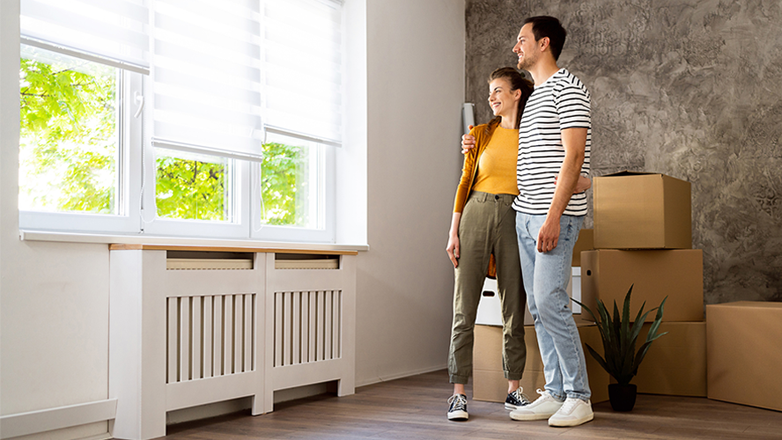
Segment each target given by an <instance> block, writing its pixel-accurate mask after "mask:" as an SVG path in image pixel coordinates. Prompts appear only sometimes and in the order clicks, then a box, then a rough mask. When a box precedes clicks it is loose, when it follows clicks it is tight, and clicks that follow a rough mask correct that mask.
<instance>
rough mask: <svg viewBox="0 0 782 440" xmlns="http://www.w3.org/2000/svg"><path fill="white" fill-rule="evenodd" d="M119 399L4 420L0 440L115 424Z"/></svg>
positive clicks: (32, 413)
mask: <svg viewBox="0 0 782 440" xmlns="http://www.w3.org/2000/svg"><path fill="white" fill-rule="evenodd" d="M116 413H117V399H108V400H99V401H97V402H89V403H82V404H78V405H69V406H61V407H59V408H50V409H43V410H39V411H30V412H26V413H19V414H9V415H7V416H2V417H0V439H7V438H12V437H19V436H22V435H30V434H38V433H40V432H46V431H52V430H55V429H63V428H70V427H72V426H79V425H86V424H87V423H94V422H105V421H108V420H114V417H115V415H116Z"/></svg>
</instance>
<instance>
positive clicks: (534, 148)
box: [513, 69, 592, 216]
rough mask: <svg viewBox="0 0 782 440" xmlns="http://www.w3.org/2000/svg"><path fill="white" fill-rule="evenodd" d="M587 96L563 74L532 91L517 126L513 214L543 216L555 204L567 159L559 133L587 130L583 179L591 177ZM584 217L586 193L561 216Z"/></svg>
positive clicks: (577, 82)
mask: <svg viewBox="0 0 782 440" xmlns="http://www.w3.org/2000/svg"><path fill="white" fill-rule="evenodd" d="M590 99H591V98H590V96H589V91H587V89H586V87H584V84H582V83H581V81H580V80H579V79H578V78H576V77H575V76H573V74H571V73H570V72H568V71H567V70H565V69H560V70H559V71H558V72H557V73H555V74H554V75H552V76H551V78H549V79H548V80H547V81H546V82H544V83H543V84H540V85H538V86H535V91H534V92H532V95H530V97H529V100H528V101H527V105H526V106H525V108H524V115H523V116H522V118H521V124H520V126H519V154H518V160H517V162H516V183H517V184H518V186H519V195H518V196H517V197H516V199H515V200H514V201H513V209H515V210H516V211H519V212H523V213H525V214H533V215H537V214H543V215H545V214H547V213H548V209H549V207H550V206H551V202H552V200H553V199H554V189H555V188H556V187H555V180H554V178H555V177H556V176H557V174H559V171H560V169H561V168H562V163H563V161H564V159H565V148H564V147H563V146H562V130H564V129H567V128H586V129H587V140H586V151H585V154H584V164H583V165H582V166H581V174H582V175H585V176H586V175H589V153H590V150H591V145H592V122H591V117H590V102H589V101H590ZM586 213H587V198H586V193H579V194H574V195H573V196H572V197H571V198H570V202H569V203H568V205H567V208H566V209H565V212H564V214H566V215H574V216H583V215H586Z"/></svg>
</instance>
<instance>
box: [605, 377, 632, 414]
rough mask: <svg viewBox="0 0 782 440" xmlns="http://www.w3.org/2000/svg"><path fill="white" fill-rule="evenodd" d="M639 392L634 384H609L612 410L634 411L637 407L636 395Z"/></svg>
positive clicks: (609, 398)
mask: <svg viewBox="0 0 782 440" xmlns="http://www.w3.org/2000/svg"><path fill="white" fill-rule="evenodd" d="M637 390H638V388H637V387H636V386H635V385H634V384H628V385H619V384H618V383H612V384H609V385H608V400H609V401H610V402H611V408H613V409H614V411H630V410H632V409H633V407H634V406H635V395H636V392H637Z"/></svg>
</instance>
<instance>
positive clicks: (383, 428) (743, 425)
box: [163, 371, 782, 440]
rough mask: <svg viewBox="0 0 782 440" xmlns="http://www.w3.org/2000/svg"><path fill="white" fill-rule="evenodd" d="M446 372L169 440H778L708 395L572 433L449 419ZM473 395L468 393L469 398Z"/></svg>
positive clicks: (185, 428) (780, 431) (202, 424)
mask: <svg viewBox="0 0 782 440" xmlns="http://www.w3.org/2000/svg"><path fill="white" fill-rule="evenodd" d="M450 391H451V386H450V385H449V384H448V376H447V374H446V373H445V371H440V372H435V373H428V374H422V375H418V376H413V377H409V378H405V379H399V380H395V381H390V382H385V383H380V384H376V385H370V386H366V387H361V388H358V389H357V390H356V394H355V395H352V396H346V397H336V396H318V397H315V398H311V399H306V400H299V401H294V402H288V403H283V404H278V405H276V406H275V410H274V412H272V413H269V414H266V415H262V416H257V417H252V416H249V415H247V414H239V415H231V416H225V417H221V418H215V419H211V420H206V421H199V422H193V423H189V424H182V425H177V426H173V427H169V430H168V435H167V436H166V437H163V438H166V439H172V440H173V439H176V440H204V439H210V440H249V439H266V438H268V439H346V440H347V439H450V438H465V439H470V440H483V439H487V440H488V439H492V440H493V439H581V440H584V439H666V440H667V439H709V440H712V439H742V440H744V439H764V440H766V439H782V412H776V411H769V410H763V409H758V408H752V407H747V406H742V405H734V404H730V403H725V402H718V401H714V400H709V399H705V398H693V397H670V396H656V395H646V394H642V395H639V396H638V400H637V402H636V406H635V409H633V411H632V412H629V413H617V412H614V411H612V410H611V407H610V405H609V404H608V402H603V403H599V404H596V405H594V406H593V409H594V412H595V419H594V420H593V421H591V422H589V423H587V424H585V425H582V426H579V427H576V428H551V427H549V426H548V424H547V422H546V421H545V420H542V421H535V422H516V421H512V420H511V419H510V418H509V417H508V411H506V410H505V408H504V406H503V405H502V404H499V403H487V402H478V401H474V400H469V401H468V409H469V412H470V420H469V421H467V422H449V421H448V420H447V419H446V417H445V413H446V409H447V404H446V399H447V398H448V396H449V395H450ZM469 392H470V391H468V393H469ZM530 397H531V398H534V397H533V396H530Z"/></svg>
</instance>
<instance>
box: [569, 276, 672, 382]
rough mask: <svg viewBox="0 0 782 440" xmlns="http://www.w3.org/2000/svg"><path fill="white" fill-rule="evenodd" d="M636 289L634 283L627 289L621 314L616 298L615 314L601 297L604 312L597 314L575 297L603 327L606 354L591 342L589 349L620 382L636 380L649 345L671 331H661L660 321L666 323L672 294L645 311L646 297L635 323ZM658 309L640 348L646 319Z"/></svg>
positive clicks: (598, 306) (601, 333) (600, 329)
mask: <svg viewBox="0 0 782 440" xmlns="http://www.w3.org/2000/svg"><path fill="white" fill-rule="evenodd" d="M632 291H633V286H630V290H628V291H627V295H626V296H625V300H624V306H623V307H622V314H621V316H620V315H619V309H618V308H617V306H616V301H614V316H613V318H612V317H611V315H610V314H609V313H608V309H607V308H606V306H605V304H604V303H603V301H600V300H597V311H598V314H599V315H600V316H599V317H598V316H595V314H594V313H593V312H592V310H590V309H589V307H587V306H585V305H584V304H582V303H581V302H579V301H576V300H575V299H574V300H573V301H575V302H576V303H578V304H579V305H581V307H583V308H584V310H586V311H587V312H589V314H590V315H592V318H593V319H594V320H595V322H596V323H597V328H598V330H599V331H600V337H601V338H602V340H603V350H604V353H605V358H603V357H602V356H600V354H598V353H597V351H595V349H594V348H592V347H590V346H589V344H587V350H589V353H590V354H591V355H592V357H594V358H595V359H596V360H597V362H598V363H599V364H600V366H602V367H603V368H604V369H605V370H606V371H607V372H608V374H610V375H611V376H612V377H613V378H614V379H616V381H617V383H618V384H619V385H627V384H629V383H630V380H632V378H633V376H635V375H636V374H637V373H638V367H639V366H640V365H641V361H643V359H644V357H645V356H646V352H647V351H649V347H650V346H651V345H652V342H653V341H654V340H655V339H657V338H659V337H660V336H663V335H665V334H667V332H665V333H660V334H658V333H657V331H658V330H659V328H660V324H661V323H662V319H663V307H664V306H665V301H666V300H667V299H668V297H667V296H666V297H665V298H664V299H663V301H662V302H661V303H660V306H659V307H655V308H653V309H651V310H649V311H647V312H646V313H644V307H645V306H646V301H644V303H643V304H642V305H641V309H640V310H638V314H637V315H636V317H635V320H634V321H633V323H632V325H631V323H630V294H631V293H632ZM654 310H657V315H656V316H655V318H654V321H653V322H652V325H651V326H650V327H649V333H647V335H646V341H644V343H643V344H642V345H641V348H639V349H638V351H637V352H636V350H635V347H636V341H637V340H638V335H639V333H640V332H641V328H642V327H643V324H644V321H646V316H647V315H649V313H651V312H653V311H654Z"/></svg>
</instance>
